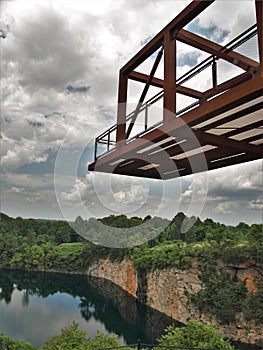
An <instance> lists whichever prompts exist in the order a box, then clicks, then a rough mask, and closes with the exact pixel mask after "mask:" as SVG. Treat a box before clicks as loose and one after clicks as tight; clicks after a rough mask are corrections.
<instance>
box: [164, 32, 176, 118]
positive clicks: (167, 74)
mask: <svg viewBox="0 0 263 350" xmlns="http://www.w3.org/2000/svg"><path fill="white" fill-rule="evenodd" d="M175 84H176V40H175V39H172V37H171V34H170V31H166V33H165V35H164V97H163V109H164V110H163V123H164V124H166V123H168V122H169V121H170V120H172V119H173V117H174V116H173V115H175V114H176V95H175V92H176V86H175Z"/></svg>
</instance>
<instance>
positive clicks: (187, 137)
mask: <svg viewBox="0 0 263 350" xmlns="http://www.w3.org/2000/svg"><path fill="white" fill-rule="evenodd" d="M215 2H216V1H204V0H199V1H193V2H192V3H190V4H189V5H188V6H187V7H186V8H185V9H184V10H183V11H182V12H181V13H180V14H179V15H178V16H177V17H175V18H174V19H173V20H172V21H171V22H170V23H169V24H168V25H167V26H166V27H165V28H164V29H163V30H162V31H160V32H159V33H158V34H157V35H156V36H155V37H154V38H153V39H151V40H150V41H149V42H148V43H147V44H146V45H145V46H144V47H143V48H142V49H141V50H140V51H139V52H138V53H137V54H136V55H135V56H134V57H133V58H132V59H131V60H130V61H129V62H128V63H127V64H126V65H125V66H124V67H123V68H122V69H121V70H120V73H119V92H118V112H117V124H116V125H114V126H112V127H111V128H109V129H108V130H106V131H105V132H103V133H102V134H101V135H100V136H98V137H97V138H96V140H95V160H94V163H92V164H90V165H89V170H90V171H100V172H106V173H114V174H123V175H131V176H139V177H148V178H156V179H170V178H174V177H178V176H185V175H188V174H192V173H196V172H201V171H206V170H212V169H216V168H220V167H225V166H229V165H233V164H239V163H243V162H248V161H252V160H256V159H260V158H261V157H262V133H263V126H262V114H263V112H262V111H263V108H262V107H263V48H262V42H263V2H262V0H259V1H258V0H256V1H255V2H254V3H253V7H254V10H255V19H256V23H254V24H253V25H252V26H250V27H249V28H246V29H245V30H244V31H242V33H240V34H239V35H238V36H236V37H235V38H234V39H232V40H231V41H230V42H229V43H228V44H227V45H225V46H221V45H219V44H218V43H216V42H213V41H211V40H208V39H207V38H205V37H202V36H199V35H197V34H195V33H193V32H190V31H187V30H185V29H184V27H185V26H186V25H188V24H189V23H190V22H192V21H193V20H195V19H196V18H197V17H198V16H199V15H200V14H201V13H202V12H204V14H205V10H206V9H207V8H208V7H209V6H211V5H212V4H213V3H215ZM236 6H241V5H240V2H238V1H237V2H236ZM182 44H183V45H188V48H189V47H190V48H191V49H194V50H197V51H198V52H199V53H200V52H201V53H202V54H204V53H205V55H206V56H205V59H204V60H203V61H202V62H200V63H198V64H197V65H196V66H194V67H193V68H192V69H191V70H190V71H188V72H187V73H184V74H182V75H181V76H180V77H177V74H176V73H177V71H178V69H177V66H178V61H179V58H180V57H179V53H178V51H179V50H178V49H177V48H178V45H182ZM248 47H250V51H251V47H252V51H253V52H256V55H254V56H256V57H257V58H256V59H255V57H254V56H253V57H251V55H248V54H246V53H247V51H249V50H246V48H248ZM242 48H243V50H242ZM149 58H150V59H152V61H153V66H152V69H151V72H150V74H149V75H147V74H144V73H142V72H139V71H136V70H135V69H137V68H138V67H139V66H140V65H141V64H142V63H143V62H145V61H146V60H147V59H148V60H149ZM160 64H163V79H160V78H157V77H155V73H156V71H157V68H158V66H159V68H160ZM227 70H228V71H230V72H232V73H231V74H230V75H228V76H227V78H225V76H226V74H225V72H226V71H227ZM204 74H205V75H204ZM204 77H205V80H206V81H209V82H210V84H211V85H210V86H209V88H207V87H206V88H205V89H204V90H202V89H198V86H199V84H198V82H200V80H203V79H204ZM129 80H133V81H136V82H140V83H142V84H144V86H143V89H142V93H141V96H140V98H139V102H138V104H137V107H136V108H135V109H134V110H133V111H132V112H131V113H129V114H128V115H127V105H128V101H127V96H128V81H129ZM191 82H192V84H191ZM151 87H155V89H156V88H158V89H159V92H158V93H157V94H155V95H154V96H152V97H151V98H150V99H149V100H148V101H147V102H144V100H145V97H146V94H147V93H148V91H149V88H151ZM180 98H184V99H185V101H187V102H186V103H185V105H183V106H181V105H180V108H179V104H178V101H179V100H180ZM189 101H190V102H191V103H189ZM158 103H159V104H160V103H161V108H159V119H160V120H158V121H157V122H155V123H152V124H151V123H150V118H151V111H152V109H153V106H154V105H156V104H158ZM155 117H156V113H155ZM137 124H138V125H137ZM140 127H141V130H140ZM135 129H136V132H135V131H134V130H135Z"/></svg>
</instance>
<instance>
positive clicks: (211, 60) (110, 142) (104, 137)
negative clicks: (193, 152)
mask: <svg viewBox="0 0 263 350" xmlns="http://www.w3.org/2000/svg"><path fill="white" fill-rule="evenodd" d="M256 34H257V25H256V24H254V25H252V26H251V27H250V28H248V29H247V30H246V31H244V32H243V33H241V34H240V35H238V36H237V37H235V38H234V39H233V40H231V41H230V42H229V43H228V44H227V45H225V46H224V47H222V49H221V50H220V51H221V52H223V53H227V52H230V51H233V50H234V49H236V48H237V47H239V46H241V45H242V44H244V43H245V42H246V41H248V40H249V39H251V38H252V37H254V36H255V35H256ZM219 59H220V57H216V56H215V55H210V56H209V57H207V58H206V59H205V60H203V61H202V62H200V63H199V64H197V65H196V66H194V67H193V68H191V69H190V70H189V71H188V72H187V73H185V74H183V75H182V76H181V77H180V78H178V79H177V80H176V85H177V86H181V85H183V84H184V83H186V82H187V81H189V80H190V79H192V78H193V77H195V76H196V75H197V74H199V73H201V72H202V71H203V70H205V69H206V68H208V67H210V66H213V65H215V64H216V62H217V61H218V60H219ZM163 96H164V91H163V90H162V91H160V92H159V93H158V94H156V95H154V96H153V97H151V98H150V99H149V100H148V101H147V102H145V103H143V104H142V105H141V106H140V107H139V108H137V109H135V110H134V111H132V112H131V113H129V114H128V115H127V116H126V123H127V122H132V120H133V119H134V116H135V114H137V115H139V114H141V113H142V112H144V128H143V130H142V131H141V132H139V133H137V134H136V135H134V136H132V137H129V138H128V139H126V142H130V141H132V140H134V139H136V138H138V137H139V136H141V135H142V134H144V133H145V132H148V131H150V130H153V129H155V128H157V127H159V126H160V125H162V124H163V121H162V120H161V121H159V122H157V123H155V124H153V125H151V126H149V113H148V109H149V107H150V106H151V105H153V104H154V103H156V102H157V101H159V100H160V99H161V98H163ZM198 105H200V101H199V99H198V100H197V101H195V102H194V103H191V104H190V105H187V106H185V107H184V108H182V109H180V110H179V111H177V112H176V116H177V117H179V116H181V115H182V114H184V113H186V112H187V111H189V110H191V109H192V108H194V107H197V106H198ZM114 133H117V124H115V125H113V126H111V127H110V128H109V129H107V130H106V131H104V132H103V133H102V134H100V135H99V136H98V137H97V138H96V139H95V152H94V159H95V160H97V159H98V158H99V157H102V156H104V155H105V154H107V153H109V152H111V151H112V150H114V149H115V146H116V135H114V139H112V137H111V135H113V134H114ZM98 145H106V150H105V151H104V152H102V153H101V154H98Z"/></svg>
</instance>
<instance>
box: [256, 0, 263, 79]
mask: <svg viewBox="0 0 263 350" xmlns="http://www.w3.org/2000/svg"><path fill="white" fill-rule="evenodd" d="M255 6H256V18H257V27H258V51H259V62H260V75H263V1H262V0H255Z"/></svg>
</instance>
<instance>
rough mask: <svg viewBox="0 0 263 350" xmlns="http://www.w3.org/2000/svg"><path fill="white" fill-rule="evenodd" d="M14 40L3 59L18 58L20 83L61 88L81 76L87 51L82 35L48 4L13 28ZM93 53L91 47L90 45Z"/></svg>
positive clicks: (84, 68) (84, 67)
mask: <svg viewBox="0 0 263 350" xmlns="http://www.w3.org/2000/svg"><path fill="white" fill-rule="evenodd" d="M14 35H15V41H14V42H13V43H12V42H10V45H9V46H8V47H7V48H6V50H5V51H4V53H3V59H4V60H7V61H8V60H14V59H15V60H17V61H18V66H17V73H18V77H19V82H20V84H21V86H23V87H24V88H26V89H29V90H30V91H34V90H35V89H39V88H53V89H55V90H63V89H64V86H66V85H67V84H68V82H69V81H76V80H77V79H80V78H82V77H83V72H85V71H86V70H87V69H88V65H89V58H90V56H89V54H87V52H85V51H84V50H83V41H82V40H81V36H80V35H77V34H76V33H75V32H74V31H72V30H71V28H70V23H69V21H68V19H67V18H66V17H64V16H63V15H61V14H59V13H57V12H55V11H54V10H53V9H51V8H42V9H41V11H40V10H38V11H37V12H36V13H35V15H34V16H31V17H28V18H27V19H26V20H25V21H23V22H22V23H21V24H18V25H17V26H16V28H15V30H14ZM89 53H90V54H91V55H92V50H91V49H89Z"/></svg>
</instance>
